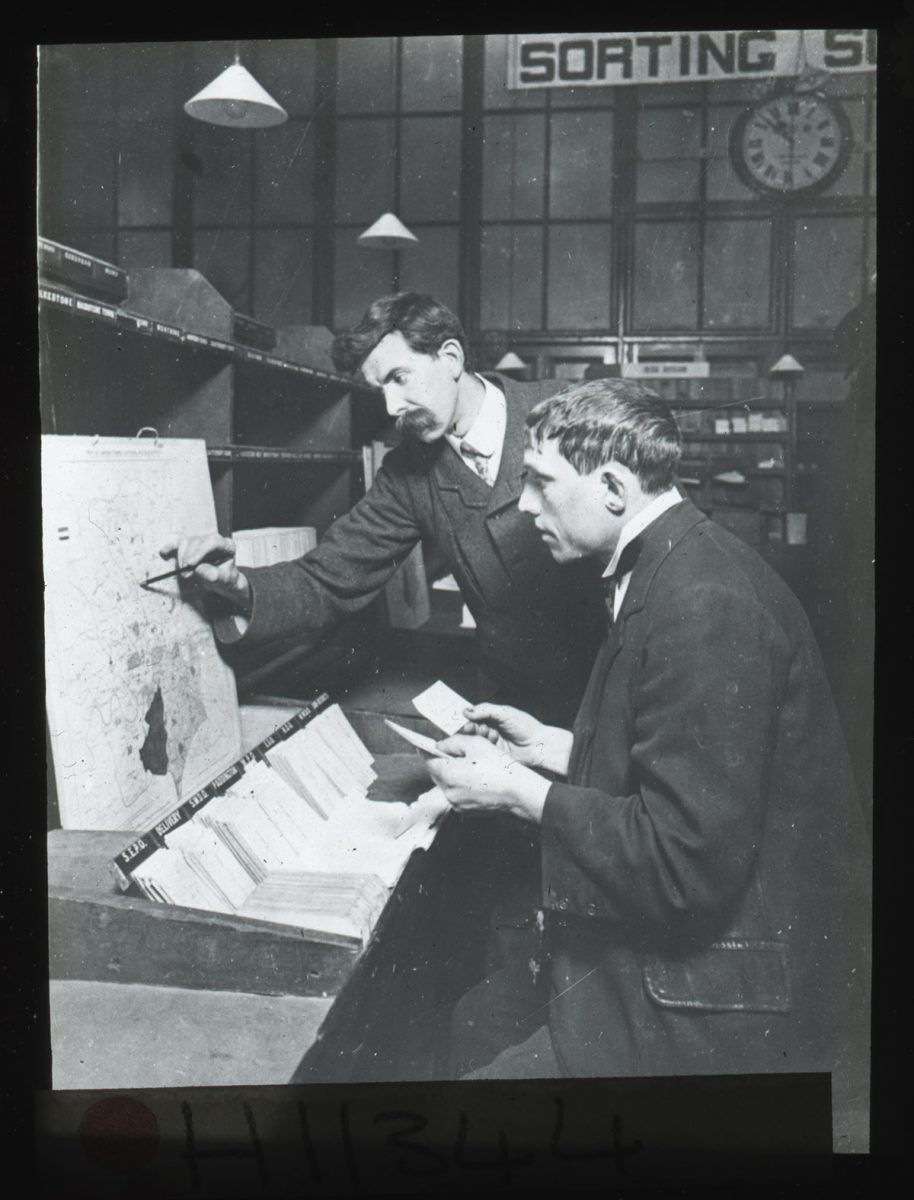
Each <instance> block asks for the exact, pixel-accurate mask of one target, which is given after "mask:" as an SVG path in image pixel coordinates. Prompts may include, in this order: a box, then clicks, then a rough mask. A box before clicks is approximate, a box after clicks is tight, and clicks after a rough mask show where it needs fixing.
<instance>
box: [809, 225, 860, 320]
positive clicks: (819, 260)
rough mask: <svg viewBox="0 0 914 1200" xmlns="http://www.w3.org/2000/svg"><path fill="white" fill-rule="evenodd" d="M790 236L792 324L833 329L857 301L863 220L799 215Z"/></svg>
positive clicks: (858, 295) (858, 298)
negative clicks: (792, 249)
mask: <svg viewBox="0 0 914 1200" xmlns="http://www.w3.org/2000/svg"><path fill="white" fill-rule="evenodd" d="M794 238H795V262H794V297H793V323H794V326H795V327H796V328H798V329H810V328H829V327H834V326H835V325H836V324H837V323H838V321H840V320H841V318H842V317H843V316H844V315H845V313H847V312H849V311H850V310H851V309H852V308H853V307H854V305H855V304H857V303H859V301H860V295H861V283H862V279H863V271H864V267H863V261H862V257H863V222H862V220H860V219H857V218H854V217H798V218H797V220H796V222H795V224H794Z"/></svg>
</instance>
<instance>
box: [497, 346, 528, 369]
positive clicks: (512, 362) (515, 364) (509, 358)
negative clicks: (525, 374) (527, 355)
mask: <svg viewBox="0 0 914 1200" xmlns="http://www.w3.org/2000/svg"><path fill="white" fill-rule="evenodd" d="M526 366H527V364H526V363H525V362H524V360H523V359H522V358H521V357H520V355H518V354H515V353H514V351H513V350H509V351H508V353H507V354H505V355H503V356H502V357H501V358H500V359H499V360H498V362H497V363H496V364H495V370H496V371H523V370H524V369H525V368H526Z"/></svg>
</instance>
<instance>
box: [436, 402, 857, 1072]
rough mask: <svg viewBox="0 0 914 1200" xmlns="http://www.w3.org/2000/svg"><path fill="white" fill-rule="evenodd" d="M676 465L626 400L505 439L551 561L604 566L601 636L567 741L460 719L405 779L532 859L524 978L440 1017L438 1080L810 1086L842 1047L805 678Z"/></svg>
mask: <svg viewBox="0 0 914 1200" xmlns="http://www.w3.org/2000/svg"><path fill="white" fill-rule="evenodd" d="M679 456H680V436H679V432H678V430H677V427H676V424H675V422H674V420H673V418H672V415H671V414H670V412H669V410H668V409H667V407H666V405H665V404H664V403H663V402H662V401H661V400H659V399H658V398H657V397H656V396H655V395H654V394H653V393H652V392H650V391H648V390H647V389H645V388H643V387H641V386H639V385H636V384H634V383H632V382H630V381H627V380H619V379H615V380H614V379H602V380H594V381H592V382H586V383H583V384H580V385H578V386H575V387H573V388H572V389H571V390H569V391H567V392H565V393H563V394H561V395H559V396H555V397H552V398H549V399H546V400H544V401H543V402H542V403H540V404H539V405H537V407H536V408H535V409H533V410H532V412H531V413H530V415H529V417H528V418H527V445H526V450H525V453H524V463H525V467H526V476H525V483H524V490H523V493H522V496H521V499H520V507H521V509H522V510H523V511H525V512H527V513H529V514H530V516H531V517H532V518H533V521H534V523H535V525H536V527H537V529H538V530H539V532H540V535H541V536H542V538H543V540H544V542H545V543H546V545H547V546H548V548H549V550H550V552H551V554H552V556H553V558H554V559H555V560H556V561H557V562H567V561H569V560H572V559H575V558H579V557H581V556H585V557H592V558H595V559H597V560H598V561H599V562H600V563H602V564H603V565H604V567H605V573H604V581H605V585H606V587H605V596H606V608H607V615H606V621H607V631H606V635H605V638H604V641H603V643H602V646H601V648H600V650H599V652H598V655H597V658H596V661H595V664H594V667H593V671H592V674H591V676H590V682H589V684H588V687H587V690H586V692H585V694H584V698H583V700H582V703H581V707H580V710H579V712H578V715H577V718H576V720H575V723H574V728H573V731H571V732H569V731H567V730H564V729H560V728H557V727H554V726H548V725H543V724H541V723H540V722H539V721H537V720H535V719H533V718H532V717H530V716H528V715H526V714H525V713H523V712H521V711H519V710H517V709H514V708H509V707H504V706H499V705H492V704H482V705H477V706H475V707H473V708H471V709H469V710H468V713H467V715H468V718H469V723H468V725H467V726H465V728H464V730H463V731H461V733H459V734H457V735H456V736H454V737H452V738H448V739H446V740H444V741H443V742H441V743H440V745H441V748H442V749H444V750H446V751H449V752H450V753H451V754H452V755H454V756H455V757H453V758H449V759H445V758H436V759H433V760H432V761H430V762H429V763H428V768H429V771H430V772H431V774H432V776H433V777H434V779H435V781H436V782H437V783H438V785H439V786H440V787H441V788H442V790H443V791H444V793H445V795H446V796H447V798H448V799H449V801H450V802H451V804H453V805H454V807H455V808H457V809H459V810H461V811H464V812H472V811H479V812H487V813H488V812H493V811H506V812H510V813H513V814H515V815H516V816H518V817H520V818H522V819H525V820H527V821H529V822H531V823H533V824H534V825H535V826H537V827H538V828H539V831H540V838H541V865H542V910H543V917H542V919H541V925H542V926H543V938H544V948H545V955H544V962H545V964H546V966H545V969H544V970H543V971H542V972H541V975H540V978H536V977H535V973H531V972H524V971H523V970H518V969H516V967H515V969H512V967H511V965H508V966H506V967H504V968H503V969H502V970H500V971H496V972H494V973H492V974H490V975H489V976H488V977H487V978H486V979H485V980H484V981H483V982H482V983H481V984H479V985H478V986H477V987H476V988H474V989H473V990H472V991H470V992H469V993H467V994H466V995H465V996H464V997H463V999H462V1000H460V1001H459V1002H458V1004H457V1006H456V1009H455V1012H454V1018H453V1022H452V1050H453V1053H452V1068H453V1071H454V1074H455V1075H458V1076H460V1075H468V1074H470V1073H473V1074H475V1075H477V1076H478V1077H490V1078H514V1077H523V1076H550V1075H554V1076H559V1075H567V1076H586V1075H603V1076H624V1075H634V1074H638V1075H657V1074H661V1075H666V1074H693V1073H694V1074H704V1073H726V1072H767V1071H778V1070H786V1071H815V1070H830V1069H834V1068H835V1067H837V1066H839V1065H840V1064H839V1061H838V1060H839V1059H840V1058H841V1056H842V1055H844V1056H849V1055H850V1054H851V1053H852V1050H853V1049H854V1047H853V1045H852V1044H850V1039H849V1035H848V1032H847V1008H848V1005H849V1003H850V990H851V986H852V981H853V980H854V978H855V975H854V971H853V969H852V967H853V965H854V964H852V963H850V961H849V957H850V955H849V954H848V950H849V936H848V922H847V919H846V917H847V914H848V911H849V909H850V907H851V905H852V903H856V904H857V905H858V908H859V911H861V912H863V911H865V908H866V904H865V895H866V891H867V881H866V879H865V872H864V858H863V856H862V853H861V854H860V856H859V857H854V856H853V855H852V854H851V852H850V846H851V844H852V830H857V829H858V823H857V822H858V817H859V813H858V811H857V807H856V801H855V798H854V794H853V790H852V785H851V781H850V772H849V769H848V762H847V757H846V753H845V748H844V744H843V741H842V737H841V733H840V731H839V726H838V722H837V719H836V714H835V710H834V706H833V704H832V700H831V697H830V694H829V691H828V686H827V683H826V681H825V677H824V674H823V668H822V663H821V660H820V657H819V653H818V651H817V649H816V646H815V643H814V640H813V637H812V635H811V632H810V628H809V625H808V622H807V620H806V617H805V615H804V613H803V611H802V609H801V607H800V605H799V603H798V601H797V600H796V598H795V597H794V596H793V594H792V593H791V592H790V590H789V589H788V588H787V587H786V585H785V584H784V583H783V581H782V580H781V579H780V577H779V576H778V575H776V574H775V573H774V572H773V571H772V570H771V569H770V568H769V567H768V566H767V564H766V563H765V562H764V561H763V559H762V558H761V557H760V556H759V554H757V553H756V551H755V550H753V549H751V548H750V547H749V546H748V545H747V544H745V543H744V542H742V541H741V540H739V539H738V538H736V537H734V536H732V535H731V534H730V533H728V532H726V531H725V530H724V529H722V528H721V527H720V526H718V525H716V524H714V522H713V521H710V520H708V519H707V518H706V517H705V516H704V515H703V514H702V513H701V512H699V510H698V509H697V508H695V506H694V505H693V504H692V503H691V501H689V500H687V499H683V497H682V495H681V494H680V493H679V492H678V491H677V490H676V488H675V486H674V480H675V476H676V470H677V465H678V461H679ZM540 769H545V770H547V771H548V772H550V774H551V775H552V776H553V777H560V778H559V779H558V780H556V779H555V778H553V779H549V778H546V777H545V776H544V775H543V774H540V773H539V771H540ZM854 940H856V941H858V942H859V941H860V940H861V938H860V937H856V938H854V939H850V944H852V942H853V941H854ZM863 940H865V938H864V939H863ZM845 956H847V959H846V958H845ZM864 974H865V972H863V971H858V972H857V978H858V979H859V978H861V977H862V976H863V975H864ZM864 1036H865V1034H864ZM856 1049H857V1050H858V1051H859V1049H860V1048H859V1047H856Z"/></svg>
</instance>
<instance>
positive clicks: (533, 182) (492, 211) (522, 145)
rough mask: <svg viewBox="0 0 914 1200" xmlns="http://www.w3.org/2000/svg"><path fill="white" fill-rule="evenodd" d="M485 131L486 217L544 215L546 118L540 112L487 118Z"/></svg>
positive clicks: (484, 178)
mask: <svg viewBox="0 0 914 1200" xmlns="http://www.w3.org/2000/svg"><path fill="white" fill-rule="evenodd" d="M483 131H484V140H483V147H482V213H483V217H484V218H485V219H487V220H493V219H499V218H507V219H509V220H510V219H511V218H513V217H539V216H542V214H543V177H544V173H545V161H546V158H545V156H546V120H545V117H543V116H542V115H541V114H539V113H533V114H523V115H521V116H516V117H515V116H504V117H502V116H498V117H486V118H485V119H484V121H483Z"/></svg>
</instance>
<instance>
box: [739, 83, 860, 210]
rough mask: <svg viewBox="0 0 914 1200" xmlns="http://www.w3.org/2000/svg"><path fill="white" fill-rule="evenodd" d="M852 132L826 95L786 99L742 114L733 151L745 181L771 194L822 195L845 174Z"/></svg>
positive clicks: (839, 107) (845, 116)
mask: <svg viewBox="0 0 914 1200" xmlns="http://www.w3.org/2000/svg"><path fill="white" fill-rule="evenodd" d="M850 146H851V131H850V123H849V122H848V119H847V115H846V113H845V112H844V109H843V108H841V106H840V105H838V104H834V103H832V102H830V101H828V100H825V99H823V98H822V97H821V96H808V95H792V94H791V95H783V96H773V97H771V99H769V100H766V101H764V102H763V103H762V104H757V105H755V106H754V107H752V108H750V109H747V110H746V112H744V113H742V114H741V115H740V117H739V119H738V120H737V122H736V123H735V125H734V126H733V132H732V136H731V142H730V149H731V154H732V158H733V165H734V166H735V168H736V170H737V172H738V174H739V176H740V178H741V179H742V180H743V182H744V183H746V184H748V185H749V187H751V188H754V189H755V190H756V191H761V192H765V193H767V194H769V195H780V196H785V195H787V196H794V195H797V194H805V193H808V192H815V191H820V190H821V189H822V188H825V187H828V185H829V184H830V183H832V182H834V180H835V179H837V177H838V176H839V175H840V174H841V172H842V170H843V169H844V165H845V163H846V162H847V156H848V154H849V153H850Z"/></svg>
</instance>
